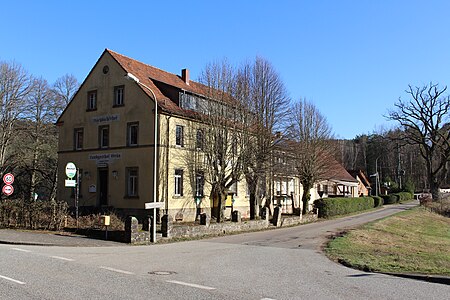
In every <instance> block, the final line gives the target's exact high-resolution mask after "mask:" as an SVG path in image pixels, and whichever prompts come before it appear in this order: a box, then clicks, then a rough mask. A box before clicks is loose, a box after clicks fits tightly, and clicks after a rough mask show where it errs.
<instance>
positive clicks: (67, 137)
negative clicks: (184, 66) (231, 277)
mask: <svg viewBox="0 0 450 300" xmlns="http://www.w3.org/2000/svg"><path fill="white" fill-rule="evenodd" d="M127 74H133V77H135V78H137V80H138V81H139V82H136V81H130V80H127ZM204 89H205V87H204V86H202V85H201V84H199V83H196V82H194V81H191V80H190V79H189V71H188V70H183V71H182V74H181V75H175V74H171V73H168V72H165V71H162V70H160V69H157V68H154V67H151V66H149V65H146V64H143V63H141V62H139V61H136V60H134V59H131V58H128V57H126V56H123V55H120V54H118V53H116V52H114V51H111V50H109V49H106V50H105V51H104V52H103V54H102V55H101V57H100V58H99V60H98V61H97V63H96V64H95V65H94V67H93V68H92V70H91V71H90V73H89V74H88V76H87V78H86V79H85V81H84V82H83V83H82V85H81V87H80V89H79V90H78V92H77V93H76V94H75V96H74V97H73V99H72V101H71V102H70V104H69V105H68V106H67V107H66V109H65V110H64V112H63V113H62V114H61V116H60V118H59V119H58V122H57V125H58V128H59V152H58V161H59V164H58V165H59V167H58V176H59V178H60V180H59V182H58V198H59V199H61V200H65V201H67V202H68V203H69V204H70V205H71V206H75V195H74V194H75V193H74V190H75V189H74V188H71V187H66V186H65V180H64V179H65V178H66V175H65V166H66V164H67V163H68V162H73V163H74V164H75V165H76V166H77V168H78V169H79V180H80V183H79V197H78V199H79V200H78V205H79V206H80V207H85V208H92V209H96V210H108V209H114V210H117V211H120V212H122V213H124V214H133V215H137V216H145V215H147V214H149V212H148V211H146V210H145V203H148V202H153V201H154V199H153V198H154V197H153V195H154V189H153V183H154V175H156V182H157V189H156V199H155V200H156V201H158V202H164V207H163V208H162V209H163V210H164V213H169V214H170V215H172V216H174V217H175V218H177V219H178V220H183V221H192V220H194V219H195V218H196V216H197V215H198V214H199V213H200V212H206V213H209V214H211V207H213V208H214V205H215V203H214V201H213V200H210V192H211V187H210V186H209V185H208V183H207V182H205V180H204V174H202V170H194V169H192V168H190V167H189V164H188V163H187V162H186V160H187V159H191V158H192V156H193V155H197V156H198V155H200V154H199V153H200V152H201V151H199V150H201V149H199V148H198V147H196V146H193V144H192V143H193V142H192V138H188V136H189V137H190V136H191V135H189V134H191V133H192V132H191V131H192V130H193V128H196V124H198V121H197V120H196V118H195V114H196V112H195V107H193V100H192V99H194V100H196V99H199V101H200V99H201V100H202V101H205V97H204V96H203V95H204ZM154 96H155V97H156V103H157V105H158V107H157V109H158V113H157V119H156V122H155V100H154ZM189 100H191V101H189ZM155 123H156V128H155V126H154V124H155ZM155 129H156V130H155ZM155 135H156V140H157V143H156V147H155V143H154V140H155ZM195 142H197V141H195ZM193 147H194V148H195V149H194V150H198V151H192V149H193ZM155 149H156V151H157V155H156V156H157V162H156V168H155V165H154V153H155V152H154V151H155ZM155 170H156V172H155ZM234 187H235V188H234V191H230V196H229V201H227V207H226V210H228V211H231V210H232V209H237V210H240V211H241V213H242V215H243V216H247V215H248V213H249V212H248V210H249V205H248V197H247V196H246V188H245V184H244V183H237V184H235V185H234Z"/></svg>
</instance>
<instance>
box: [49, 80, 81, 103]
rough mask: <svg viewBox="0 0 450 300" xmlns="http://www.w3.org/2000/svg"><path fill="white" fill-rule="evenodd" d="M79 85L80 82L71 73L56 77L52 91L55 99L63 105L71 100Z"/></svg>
mask: <svg viewBox="0 0 450 300" xmlns="http://www.w3.org/2000/svg"><path fill="white" fill-rule="evenodd" d="M79 87H80V84H79V83H78V80H77V79H76V77H75V76H74V75H72V74H66V75H63V76H61V77H59V78H58V79H56V82H55V83H54V84H53V88H52V92H53V93H54V94H55V99H56V100H57V101H58V102H60V103H61V105H63V107H65V106H66V105H67V104H69V102H70V101H71V100H72V97H73V95H74V94H75V92H76V91H77V90H78V88H79Z"/></svg>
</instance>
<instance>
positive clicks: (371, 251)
mask: <svg viewBox="0 0 450 300" xmlns="http://www.w3.org/2000/svg"><path fill="white" fill-rule="evenodd" d="M449 249H450V218H446V217H443V216H441V215H438V214H434V213H431V212H429V211H427V210H426V209H423V208H415V209H412V210H409V211H406V212H402V213H399V214H396V215H394V216H391V217H388V218H385V219H382V220H378V221H375V222H372V223H369V224H367V225H365V226H363V227H361V228H359V229H355V230H351V231H349V232H348V233H346V234H345V235H343V236H340V237H336V238H334V239H333V240H332V241H330V243H329V244H328V245H327V247H326V248H325V252H326V254H327V255H328V257H330V258H331V259H333V260H335V261H338V262H340V263H342V264H345V265H347V266H350V267H353V268H356V269H361V270H365V271H372V272H389V273H416V274H429V275H432V274H434V275H444V276H450V250H449Z"/></svg>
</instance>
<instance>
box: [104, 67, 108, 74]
mask: <svg viewBox="0 0 450 300" xmlns="http://www.w3.org/2000/svg"><path fill="white" fill-rule="evenodd" d="M108 72H109V67H108V66H104V67H103V74H107V73H108Z"/></svg>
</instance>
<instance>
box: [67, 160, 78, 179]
mask: <svg viewBox="0 0 450 300" xmlns="http://www.w3.org/2000/svg"><path fill="white" fill-rule="evenodd" d="M75 174H77V167H76V166H75V164H74V163H72V162H70V163H67V165H66V175H67V177H69V178H70V179H72V178H73V177H75Z"/></svg>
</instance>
